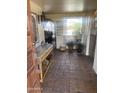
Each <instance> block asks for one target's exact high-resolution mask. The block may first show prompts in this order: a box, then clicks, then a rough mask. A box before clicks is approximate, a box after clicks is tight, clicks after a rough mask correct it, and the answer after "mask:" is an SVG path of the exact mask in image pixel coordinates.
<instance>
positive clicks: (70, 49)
mask: <svg viewBox="0 0 124 93" xmlns="http://www.w3.org/2000/svg"><path fill="white" fill-rule="evenodd" d="M67 46H68V50H69V52H72V50H73V47H74V43H73V42H72V41H70V42H68V43H67Z"/></svg>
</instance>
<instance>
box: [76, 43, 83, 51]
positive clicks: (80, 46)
mask: <svg viewBox="0 0 124 93" xmlns="http://www.w3.org/2000/svg"><path fill="white" fill-rule="evenodd" d="M83 48H84V45H83V44H81V43H77V52H78V53H82V51H83Z"/></svg>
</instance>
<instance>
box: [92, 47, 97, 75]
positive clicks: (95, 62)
mask: <svg viewBox="0 0 124 93" xmlns="http://www.w3.org/2000/svg"><path fill="white" fill-rule="evenodd" d="M93 69H94V71H95V72H96V73H97V45H96V48H95V55H94V63H93Z"/></svg>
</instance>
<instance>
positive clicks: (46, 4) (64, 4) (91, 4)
mask: <svg viewBox="0 0 124 93" xmlns="http://www.w3.org/2000/svg"><path fill="white" fill-rule="evenodd" d="M32 1H34V2H36V3H37V4H39V5H40V6H42V10H43V11H44V12H45V13H65V12H83V11H92V10H96V9H97V0H32ZM41 3H42V4H41Z"/></svg>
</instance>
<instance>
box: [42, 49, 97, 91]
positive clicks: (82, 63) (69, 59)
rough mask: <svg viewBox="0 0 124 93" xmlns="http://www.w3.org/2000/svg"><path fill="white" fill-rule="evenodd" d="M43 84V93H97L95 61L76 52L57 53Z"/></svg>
mask: <svg viewBox="0 0 124 93" xmlns="http://www.w3.org/2000/svg"><path fill="white" fill-rule="evenodd" d="M51 61H52V62H53V63H52V64H51V66H50V68H49V71H48V73H47V75H46V77H45V79H44V82H43V93H97V75H96V74H95V72H94V70H93V68H92V63H93V61H92V60H91V59H90V58H89V57H86V56H84V55H78V54H77V53H76V52H74V53H71V54H70V53H68V52H59V51H56V52H55V56H53V57H52V59H51Z"/></svg>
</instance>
